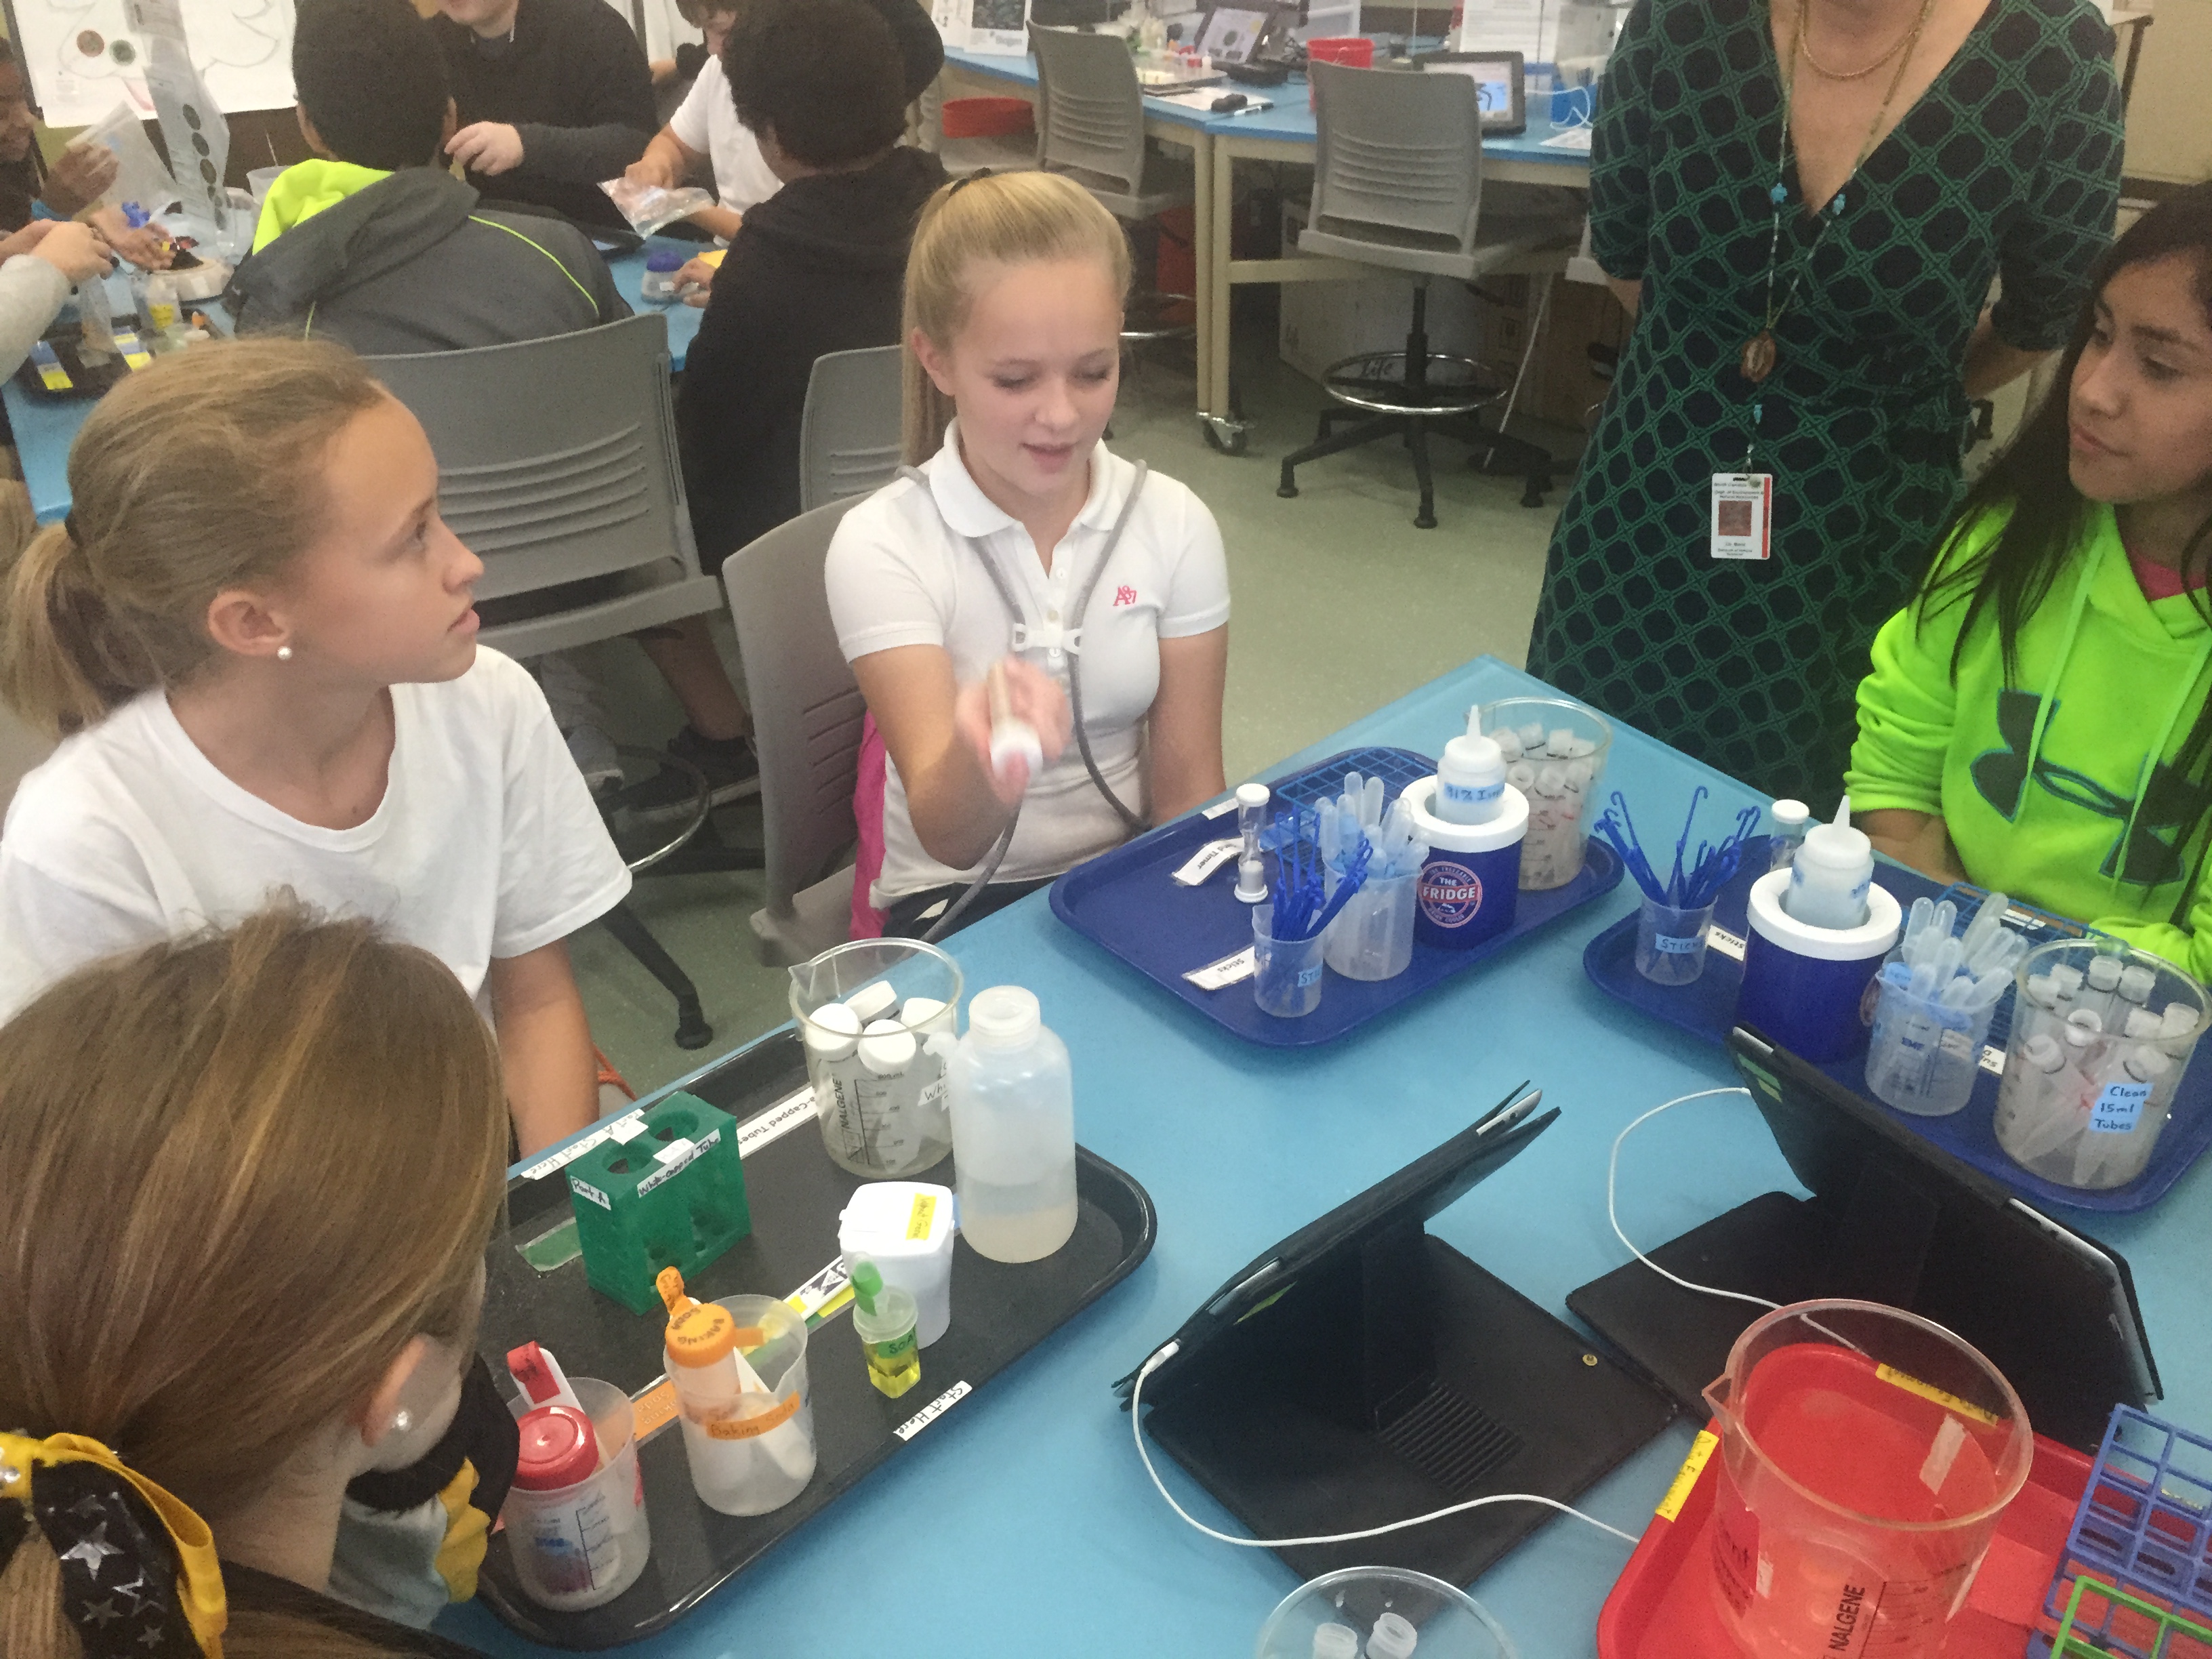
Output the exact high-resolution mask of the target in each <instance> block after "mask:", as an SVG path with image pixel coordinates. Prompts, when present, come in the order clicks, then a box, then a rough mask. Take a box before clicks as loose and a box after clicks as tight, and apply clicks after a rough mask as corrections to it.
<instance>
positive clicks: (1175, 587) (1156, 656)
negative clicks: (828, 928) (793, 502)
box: [827, 173, 1229, 935]
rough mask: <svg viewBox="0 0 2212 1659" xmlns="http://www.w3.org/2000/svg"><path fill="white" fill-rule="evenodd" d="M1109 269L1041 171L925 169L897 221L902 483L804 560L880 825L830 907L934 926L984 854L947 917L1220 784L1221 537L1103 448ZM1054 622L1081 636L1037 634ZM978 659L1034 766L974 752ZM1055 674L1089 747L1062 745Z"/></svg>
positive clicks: (1075, 192)
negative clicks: (974, 886)
mask: <svg viewBox="0 0 2212 1659" xmlns="http://www.w3.org/2000/svg"><path fill="white" fill-rule="evenodd" d="M1128 286H1129V252H1128V245H1127V241H1126V240H1124V239H1123V236H1122V234H1121V227H1120V225H1118V224H1117V223H1116V222H1115V220H1114V217H1113V216H1112V215H1111V214H1109V213H1108V212H1107V211H1106V210H1105V209H1103V208H1102V207H1100V206H1099V205H1098V204H1097V202H1096V201H1094V200H1093V199H1092V198H1091V196H1090V195H1089V193H1088V192H1086V191H1085V190H1084V189H1083V188H1082V187H1081V186H1080V185H1077V184H1075V183H1074V182H1073V181H1072V180H1070V179H1061V178H1058V177H1056V176H1054V175H1052V174H1049V173H1002V174H1000V175H997V176H995V177H979V178H975V179H967V180H963V182H961V183H959V184H955V185H947V186H945V188H944V189H943V190H941V191H939V192H938V193H937V195H936V197H934V198H933V200H932V201H931V203H930V204H929V205H928V207H927V208H926V209H925V210H923V213H922V217H921V226H920V228H918V229H917V230H916V231H915V239H914V252H913V254H912V256H911V258H909V260H908V264H907V276H906V311H905V319H904V321H905V329H906V340H907V346H908V354H907V364H906V385H907V398H906V421H905V426H906V437H905V444H906V454H907V459H908V461H910V462H917V463H920V464H921V473H922V480H923V481H922V482H919V483H917V482H915V480H914V479H912V478H902V479H901V480H899V481H898V482H897V483H891V484H888V485H886V486H884V488H883V489H879V490H878V491H877V492H876V493H875V494H874V495H871V496H869V497H868V499H867V500H866V501H862V502H861V503H860V505H858V506H857V507H854V508H853V509H852V511H851V512H849V513H847V514H846V515H845V518H844V520H843V522H842V524H840V525H839V526H838V528H837V534H836V540H835V541H834V542H832V543H831V544H830V548H829V568H828V573H827V574H828V582H829V610H830V614H831V616H832V617H833V618H834V619H835V620H836V627H837V639H838V643H839V644H840V645H841V646H842V647H843V649H844V653H845V655H846V657H847V658H848V659H850V661H851V662H852V665H853V672H854V675H855V676H856V677H857V678H858V679H859V680H860V690H861V693H862V694H863V695H864V696H866V698H867V702H868V712H869V714H871V715H872V717H873V719H874V721H875V725H876V726H877V727H878V729H879V730H880V732H881V734H882V742H883V744H884V747H885V748H886V749H888V750H889V765H888V768H887V769H886V771H885V773H884V782H883V787H882V793H881V794H880V797H879V798H878V799H856V800H855V803H854V805H855V809H856V811H858V812H859V813H860V815H861V816H862V817H863V820H864V826H863V830H862V843H863V845H864V846H865V845H866V844H867V842H868V839H869V837H868V830H867V828H866V823H867V821H868V820H871V819H874V818H880V821H881V826H882V848H883V856H882V862H881V868H880V869H879V870H876V871H873V872H871V871H869V870H867V869H866V868H862V869H860V870H858V871H857V872H856V884H858V883H859V882H864V881H865V882H869V883H870V889H871V890H870V891H868V892H867V893H866V894H861V893H858V892H856V895H855V903H854V908H855V910H856V912H858V911H860V910H861V909H862V908H863V907H862V905H861V903H860V900H861V898H862V897H866V898H867V899H868V901H869V902H870V903H871V904H872V907H873V908H875V909H877V910H881V911H887V912H888V913H889V917H888V921H887V922H886V923H885V924H884V931H886V932H889V933H898V934H908V935H911V934H918V933H925V932H927V931H928V930H929V929H930V928H931V927H934V926H936V925H937V924H938V923H939V921H944V920H946V919H948V913H949V912H950V911H951V908H952V907H953V906H955V905H957V904H958V903H960V902H962V901H963V895H965V894H966V892H967V890H968V889H969V884H971V882H973V881H974V880H975V878H977V877H978V876H979V875H981V874H982V873H984V872H985V871H986V869H987V867H989V866H990V865H991V861H992V860H994V858H996V859H997V860H998V862H997V863H996V866H995V868H993V869H990V877H991V880H990V884H989V885H988V886H987V887H986V888H985V889H984V890H982V892H981V893H980V894H979V895H978V896H976V898H975V900H974V901H972V902H970V904H969V908H968V909H967V910H966V911H964V912H962V913H961V915H960V916H959V918H958V919H959V921H962V922H963V923H964V922H966V921H972V920H974V919H975V917H976V916H979V915H986V914H987V913H988V912H990V911H992V910H994V909H997V908H1000V906H1002V905H1006V904H1009V903H1012V902H1013V901H1014V900H1015V899H1018V898H1019V897H1021V896H1023V895H1024V894H1025V893H1028V892H1030V891H1033V890H1035V889H1036V888H1037V887H1039V886H1041V885H1042V884H1044V883H1046V882H1047V881H1049V880H1050V879H1051V878H1053V877H1054V876H1057V875H1058V874H1060V872H1062V871H1064V870H1066V869H1067V868H1068V867H1069V866H1071V865H1073V864H1076V863H1079V862H1080V861H1081V860H1084V859H1087V858H1090V857H1091V856H1092V855H1093V854H1097V853H1101V852H1103V851H1105V850H1106V849H1107V848H1110V847H1113V846H1115V845H1117V844H1119V843H1120V842H1122V841H1125V840H1126V839H1127V838H1128V836H1130V835H1131V834H1132V833H1133V830H1134V828H1135V826H1136V825H1137V824H1138V823H1142V822H1146V821H1150V822H1154V823H1158V822H1162V821H1164V820H1165V819H1168V818H1170V817H1175V816H1176V815H1177V814H1179V813H1182V812H1186V811H1189V810H1190V809H1191V808H1192V807H1194V806H1196V805H1199V804H1200V802H1201V801H1205V800H1206V799H1210V798H1212V796H1214V795H1217V794H1218V793H1221V790H1222V788H1223V787H1224V785H1223V780H1222V770H1221V700H1222V685H1223V680H1224V677H1225V673H1226V671H1227V665H1228V660H1229V576H1228V571H1227V568H1226V567H1225V562H1224V561H1223V557H1222V550H1221V532H1220V531H1219V530H1218V527H1217V526H1215V524H1214V521H1213V515H1212V513H1209V512H1207V511H1206V506H1205V504H1204V503H1203V502H1201V501H1200V500H1199V499H1198V497H1197V496H1196V495H1194V494H1192V493H1191V491H1190V490H1189V489H1187V488H1185V487H1184V486H1183V485H1182V484H1180V483H1176V482H1175V481H1174V480H1173V479H1171V478H1164V477H1158V476H1157V475H1154V476H1152V477H1145V476H1143V475H1142V474H1140V472H1139V469H1138V468H1136V467H1134V466H1132V465H1130V464H1129V463H1128V462H1127V461H1125V460H1122V459H1120V458H1119V457H1117V456H1115V454H1113V453H1111V452H1110V451H1109V450H1108V449H1107V447H1106V446H1105V444H1104V443H1103V441H1102V439H1103V435H1104V433H1105V430H1106V425H1107V422H1108V421H1109V420H1110V419H1111V418H1112V416H1113V413H1114V395H1115V386H1116V385H1117V384H1118V380H1119V375H1120V367H1121V318H1122V305H1123V301H1124V298H1125V296H1126V295H1127V292H1128ZM956 413H957V417H958V418H957V419H955V418H954V416H955V415H956ZM1086 586H1088V587H1089V589H1090V593H1091V598H1090V601H1089V605H1088V608H1087V610H1085V611H1083V612H1082V614H1081V615H1077V614H1074V607H1075V606H1076V605H1077V604H1078V603H1079V598H1080V595H1081V593H1082V592H1083V590H1084V588H1085V587H1086ZM1017 624H1020V625H1022V626H1023V627H1024V629H1025V630H1026V634H1027V637H1028V639H1029V641H1030V643H1029V644H1027V645H1026V646H1025V647H1023V648H1021V649H1019V650H1017V649H1015V648H1014V647H1015V638H1014V635H1015V629H1016V626H1017ZM1073 627H1080V628H1081V629H1082V637H1081V640H1080V641H1079V649H1077V650H1073V651H1070V650H1064V649H1061V648H1060V647H1058V646H1057V645H1056V644H1055V643H1054V641H1056V640H1057V639H1058V637H1059V634H1060V629H1062V628H1073ZM1001 662H1003V663H1004V664H1005V665H1006V677H1007V680H1008V683H1009V690H1010V693H1011V696H1012V700H1013V702H1014V704H1015V711H1014V712H1016V713H1018V714H1023V715H1024V717H1025V718H1027V719H1028V720H1029V721H1030V725H1032V726H1035V727H1036V729H1037V731H1038V732H1039V735H1040V737H1041V738H1042V741H1043V748H1044V767H1043V769H1042V771H1040V772H1039V773H1038V774H1037V775H1036V776H1035V777H1031V776H1030V775H1029V769H1028V767H1027V765H1026V764H1025V763H1024V762H1023V761H1022V760H1021V759H1019V758H1016V759H1014V760H1013V761H1012V763H1011V765H1010V767H1009V769H1008V770H1007V771H1006V772H1004V773H1000V772H998V771H994V769H993V768H992V766H991V762H990V738H991V722H990V717H989V715H988V714H987V711H986V700H985V689H984V681H985V678H986V676H987V673H988V671H989V670H990V669H991V667H992V666H993V665H994V664H998V663H1001ZM1077 675H1080V676H1081V677H1082V680H1081V691H1082V703H1081V711H1082V717H1083V720H1084V728H1083V732H1081V733H1080V734H1079V735H1080V736H1081V737H1083V738H1087V740H1088V742H1087V750H1088V752H1087V754H1085V753H1084V752H1083V750H1084V748H1085V745H1084V744H1067V745H1066V748H1065V749H1063V748H1062V746H1061V745H1062V743H1063V742H1064V741H1065V738H1066V733H1067V732H1069V730H1070V714H1071V709H1070V706H1069V700H1068V698H1067V696H1066V685H1067V684H1069V683H1071V682H1072V681H1073V678H1074V677H1075V676H1077ZM1091 761H1095V762H1096V764H1097V781H1094V779H1093V778H1092V776H1091V775H1090V773H1091V768H1090V765H1089V764H1088V763H1089V762H1091ZM867 772H868V760H867V751H866V749H865V748H864V750H863V758H862V775H863V776H864V777H865V776H866V775H867ZM1102 781H1103V786H1104V787H1103V788H1102V787H1100V785H1101V782H1102ZM1106 790H1111V791H1112V793H1113V799H1111V800H1109V799H1108V798H1107V794H1106V793H1105V791H1106ZM871 877H872V881H871ZM856 920H860V918H858V917H856Z"/></svg>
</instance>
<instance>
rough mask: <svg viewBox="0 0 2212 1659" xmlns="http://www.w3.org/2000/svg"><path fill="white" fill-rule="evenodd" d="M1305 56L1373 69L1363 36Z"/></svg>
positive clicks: (1319, 45)
mask: <svg viewBox="0 0 2212 1659" xmlns="http://www.w3.org/2000/svg"><path fill="white" fill-rule="evenodd" d="M1306 56H1307V57H1308V58H1318V59H1320V60H1321V61H1322V63H1324V64H1344V65H1345V66H1346V67H1347V68H1349V69H1373V68H1374V67H1375V43H1374V42H1373V41H1372V40H1369V39H1368V38H1367V37H1366V36H1365V35H1364V34H1344V35H1334V36H1331V37H1330V38H1328V39H1327V40H1309V41H1307V42H1306ZM948 107H950V106H948Z"/></svg>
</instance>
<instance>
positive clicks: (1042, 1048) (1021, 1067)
mask: <svg viewBox="0 0 2212 1659" xmlns="http://www.w3.org/2000/svg"><path fill="white" fill-rule="evenodd" d="M945 1085H946V1091H947V1095H948V1097H949V1099H950V1102H951V1109H952V1158H953V1162H954V1164H956V1165H957V1168H958V1170H959V1199H960V1232H961V1236H962V1237H964V1238H966V1239H967V1241H968V1243H969V1248H970V1249H973V1250H974V1251H975V1253H976V1254H977V1255H984V1256H988V1257H989V1258H990V1259H991V1260H992V1261H1037V1260H1039V1259H1040V1258H1041V1257H1043V1256H1048V1255H1051V1254H1052V1253H1053V1252H1054V1250H1057V1249H1059V1248H1060V1246H1061V1245H1063V1244H1065V1243H1067V1241H1068V1237H1069V1236H1070V1235H1071V1234H1073V1232H1074V1231H1075V1095H1074V1085H1073V1080H1072V1079H1071V1077H1070V1075H1069V1072H1068V1065H1067V1048H1066V1044H1064V1043H1062V1042H1060V1039H1059V1038H1058V1037H1056V1036H1054V1035H1053V1034H1052V1032H1051V1031H1049V1030H1047V1029H1046V1027H1045V1024H1044V1020H1043V1017H1042V1012H1041V1011H1040V1010H1039V1008H1038V1006H1037V1000H1036V996H1035V995H1034V994H1031V993H1030V992H1028V991H1025V990H1024V989H1023V988H1022V987H1020V986H1018V985H997V986H994V987H991V988H990V989H989V990H987V991H981V992H979V993H977V994H976V995H975V999H974V1000H972V1001H970V1002H969V1005H968V1035H967V1036H964V1037H963V1038H961V1039H960V1045H959V1047H958V1048H955V1049H954V1050H953V1053H952V1059H951V1062H950V1063H949V1064H948V1065H947V1066H946V1067H945Z"/></svg>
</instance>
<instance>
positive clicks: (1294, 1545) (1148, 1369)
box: [1129, 1342, 1638, 1550]
mask: <svg viewBox="0 0 2212 1659" xmlns="http://www.w3.org/2000/svg"><path fill="white" fill-rule="evenodd" d="M1178 1352H1181V1348H1180V1345H1178V1344H1176V1343H1174V1342H1170V1343H1169V1344H1168V1345H1167V1346H1165V1347H1164V1348H1162V1349H1160V1351H1159V1352H1157V1353H1155V1354H1154V1355H1153V1356H1152V1358H1150V1359H1147V1360H1146V1362H1145V1363H1144V1364H1143V1365H1141V1366H1139V1368H1138V1370H1137V1380H1136V1382H1135V1383H1133V1385H1132V1386H1131V1387H1130V1389H1129V1432H1130V1433H1131V1434H1132V1435H1133V1437H1135V1439H1136V1442H1137V1456H1138V1458H1139V1461H1140V1462H1143V1464H1144V1466H1145V1473H1146V1474H1149V1475H1150V1476H1152V1485H1153V1486H1154V1487H1155V1488H1156V1489H1157V1490H1158V1492H1159V1494H1160V1496H1161V1497H1162V1498H1164V1499H1166V1500H1167V1506H1168V1507H1169V1508H1170V1509H1171V1510H1174V1511H1175V1512H1176V1514H1177V1515H1179V1516H1182V1519H1183V1520H1184V1521H1186V1522H1188V1523H1189V1524H1190V1525H1192V1526H1194V1527H1195V1528H1198V1530H1199V1531H1200V1532H1202V1533H1204V1534H1206V1536H1207V1537H1208V1538H1211V1539H1213V1540H1215V1541H1217V1542H1219V1543H1224V1544H1234V1545H1236V1546H1237V1547H1238V1548H1239V1549H1248V1550H1291V1549H1304V1548H1305V1547H1309V1546H1310V1545H1315V1544H1352V1543H1357V1542H1358V1541H1359V1540H1361V1539H1363V1538H1380V1537H1381V1536H1382V1535H1383V1534H1384V1533H1387V1532H1402V1531H1404V1530H1405V1529H1406V1528H1407V1527H1420V1526H1425V1525H1427V1524H1428V1523H1429V1522H1431V1521H1441V1520H1443V1518H1444V1517H1445V1516H1452V1515H1463V1514H1465V1513H1466V1512H1467V1511H1468V1510H1479V1509H1481V1508H1483V1507H1485V1506H1486V1505H1487V1504H1542V1505H1543V1506H1544V1507H1545V1508H1546V1509H1553V1510H1559V1513H1560V1514H1562V1515H1571V1516H1574V1517H1575V1519H1576V1520H1577V1521H1587V1522H1589V1523H1590V1525H1592V1526H1593V1527H1595V1528H1597V1529H1598V1530H1599V1531H1600V1532H1609V1533H1611V1534H1613V1536H1614V1537H1615V1538H1618V1539H1620V1541H1622V1542H1623V1543H1625V1544H1634V1543H1636V1542H1638V1538H1637V1536H1636V1534H1634V1533H1629V1532H1623V1531H1622V1530H1621V1529H1620V1528H1619V1527H1612V1526H1607V1524H1606V1523H1605V1522H1602V1521H1601V1520H1599V1519H1598V1518H1597V1517H1596V1516H1594V1515H1584V1514H1583V1512H1582V1511H1581V1510H1578V1509H1577V1508H1575V1507H1574V1506H1573V1505H1572V1504H1562V1503H1561V1502H1559V1499H1558V1498H1540V1497H1538V1496H1537V1495H1536V1494H1535V1493H1534V1492H1499V1493H1498V1494H1496V1495H1495V1496H1493V1497H1490V1498H1469V1499H1468V1501H1467V1502H1466V1503H1464V1504H1453V1505H1452V1506H1451V1507H1450V1508H1449V1509H1448V1510H1436V1511H1435V1512H1434V1513H1432V1514H1429V1515H1417V1516H1414V1517H1413V1519H1412V1520H1410V1521H1393V1522H1389V1524H1388V1525H1387V1526H1381V1527H1370V1528H1367V1529H1366V1530H1365V1531H1364V1532H1337V1533H1330V1534H1327V1535H1326V1536H1324V1537H1320V1538H1237V1537H1232V1536H1231V1534H1228V1533H1225V1532H1216V1531H1215V1530H1214V1529H1213V1528H1212V1527H1209V1526H1207V1525H1206V1523H1205V1522H1203V1521H1200V1520H1197V1519H1195V1518H1194V1516H1192V1515H1191V1513H1190V1511H1189V1510H1186V1509H1185V1508H1183V1506H1182V1504H1178V1503H1176V1501H1175V1495H1174V1494H1173V1493H1172V1492H1169V1491H1168V1488H1167V1483H1166V1482H1165V1481H1164V1480H1161V1479H1160V1472H1159V1471H1158V1469H1156V1468H1153V1467H1152V1454H1151V1453H1150V1452H1148V1451H1146V1449H1145V1429H1144V1420H1143V1415H1142V1410H1141V1407H1142V1406H1143V1402H1144V1393H1145V1379H1146V1377H1148V1376H1151V1375H1152V1373H1153V1372H1154V1371H1156V1370H1158V1369H1159V1368H1160V1367H1161V1366H1163V1365H1164V1364H1167V1363H1168V1361H1169V1360H1170V1359H1172V1358H1175V1357H1176V1354H1177V1353H1178Z"/></svg>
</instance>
